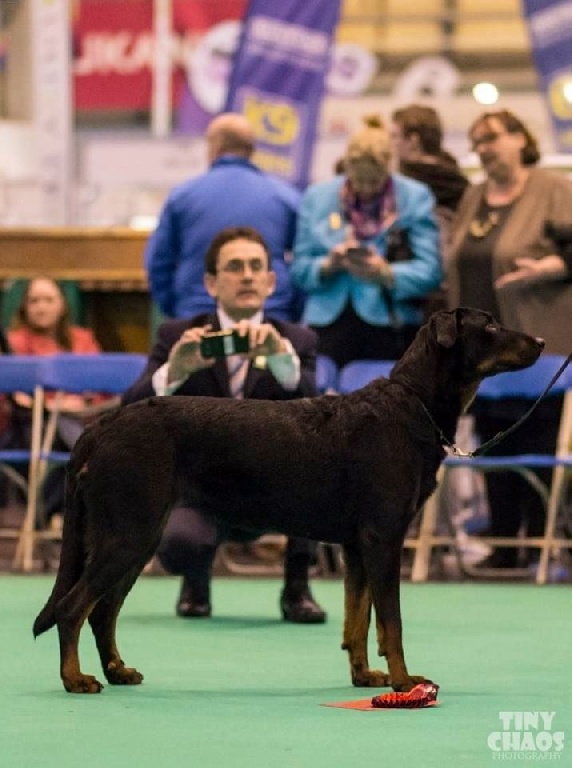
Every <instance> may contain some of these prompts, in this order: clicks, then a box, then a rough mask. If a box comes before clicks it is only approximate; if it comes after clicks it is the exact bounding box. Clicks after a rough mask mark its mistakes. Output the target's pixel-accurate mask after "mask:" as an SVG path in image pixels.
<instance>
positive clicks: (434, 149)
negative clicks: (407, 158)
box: [391, 104, 443, 155]
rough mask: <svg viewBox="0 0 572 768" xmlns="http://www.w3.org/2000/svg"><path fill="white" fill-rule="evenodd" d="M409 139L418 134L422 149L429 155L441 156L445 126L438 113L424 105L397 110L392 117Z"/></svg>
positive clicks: (412, 105) (414, 105)
mask: <svg viewBox="0 0 572 768" xmlns="http://www.w3.org/2000/svg"><path fill="white" fill-rule="evenodd" d="M391 119H392V120H393V122H394V123H397V124H398V125H399V126H400V127H401V130H402V132H403V135H404V136H405V137H406V138H407V137H408V136H411V134H413V133H416V134H417V136H419V143H420V144H421V149H422V150H423V152H424V153H425V154H427V155H439V154H440V153H441V142H442V141H443V126H442V125H441V120H440V118H439V115H438V114H437V111H436V110H434V109H433V107H426V106H424V105H422V104H410V105H409V106H408V107H401V108H400V109H396V110H395V111H394V112H393V114H392V115H391Z"/></svg>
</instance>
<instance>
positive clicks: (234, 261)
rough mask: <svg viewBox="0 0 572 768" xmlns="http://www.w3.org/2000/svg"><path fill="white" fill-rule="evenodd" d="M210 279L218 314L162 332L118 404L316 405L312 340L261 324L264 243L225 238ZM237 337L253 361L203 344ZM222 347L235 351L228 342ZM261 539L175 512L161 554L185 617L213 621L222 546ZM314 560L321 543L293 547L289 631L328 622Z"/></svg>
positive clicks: (306, 332) (286, 593)
mask: <svg viewBox="0 0 572 768" xmlns="http://www.w3.org/2000/svg"><path fill="white" fill-rule="evenodd" d="M205 270H206V271H205V276H204V281H205V286H206V288H207V291H208V292H209V294H210V295H211V296H212V297H213V298H214V299H215V300H216V303H217V307H216V312H215V313H213V314H212V315H199V316H198V317H194V318H192V319H190V320H169V321H167V322H165V323H163V324H162V325H161V327H160V328H159V330H158V334H157V341H156V343H155V345H154V347H153V349H152V351H151V354H150V357H149V360H148V363H147V367H146V369H145V370H144V372H143V373H142V375H141V377H140V378H139V379H138V381H136V382H135V384H134V385H133V386H132V387H131V388H130V389H129V390H128V391H127V392H126V393H125V395H124V396H123V401H122V402H123V403H124V404H127V403H132V402H135V401H136V400H141V399H143V398H145V397H151V396H153V395H172V394H175V395H207V396H210V397H234V398H237V399H242V398H256V399H259V400H290V399H293V398H297V397H308V396H313V395H315V394H316V387H315V366H316V345H317V336H316V334H315V333H314V332H313V331H312V330H310V329H309V328H306V327H304V326H300V325H295V324H292V323H286V322H282V321H279V320H274V319H272V318H270V317H267V316H266V315H265V314H264V311H263V307H264V302H265V301H266V299H267V297H268V296H270V295H271V294H272V292H273V290H274V286H275V282H276V277H275V274H274V272H272V271H271V270H270V256H269V251H268V248H267V246H266V243H265V242H264V240H263V238H262V237H261V235H260V234H259V233H258V232H257V231H256V230H254V229H252V228H250V227H232V228H229V229H225V230H223V231H222V232H220V233H219V234H218V235H217V236H216V237H215V238H214V240H213V241H212V243H211V245H210V247H209V249H208V251H207V253H206V256H205ZM231 329H235V330H236V331H237V332H238V336H239V337H240V342H242V346H244V348H245V349H246V350H247V351H245V352H241V353H238V354H226V355H224V356H210V354H211V352H212V350H211V351H210V352H209V350H208V349H207V348H206V347H205V346H204V344H205V342H204V341H203V340H204V338H205V336H208V335H209V334H212V333H213V332H218V331H229V330H231ZM219 341H220V340H219ZM223 341H224V343H225V344H227V345H228V344H231V340H230V337H229V336H227V337H224V339H223ZM240 342H239V343H240ZM206 343H207V344H208V343H209V341H207V342H206ZM201 349H202V352H201ZM231 349H232V347H231ZM226 351H227V352H228V351H229V347H228V346H227V348H226ZM203 353H204V354H203ZM158 450H160V446H158ZM237 450H240V446H237ZM256 536H257V534H256V533H253V532H250V531H244V530H237V529H228V528H226V527H224V526H222V525H221V524H219V523H217V522H215V521H214V520H213V518H211V517H210V516H209V514H208V510H205V509H191V508H190V507H189V506H187V505H185V500H184V499H181V500H180V502H179V503H178V504H177V505H176V507H175V508H174V509H173V510H172V511H171V514H170V516H169V520H168V522H167V526H166V528H165V531H164V534H163V538H162V541H161V544H160V546H159V549H158V552H157V555H158V557H159V560H160V562H161V564H162V565H163V566H164V567H165V568H166V569H167V570H168V571H170V572H171V573H176V574H180V575H182V576H183V583H182V587H181V593H180V596H179V601H178V604H177V614H178V615H179V616H182V617H185V618H199V617H208V616H210V615H211V602H210V582H211V575H212V564H213V560H214V556H215V553H216V549H217V546H218V545H219V544H220V543H221V542H223V541H248V540H252V539H253V538H255V537H256ZM315 552H316V544H315V542H310V541H307V540H306V539H296V538H290V539H288V544H287V548H286V554H285V569H284V570H285V583H284V588H283V590H282V594H281V596H280V608H281V611H282V615H283V618H284V619H285V620H286V621H293V622H297V623H303V624H321V623H323V622H324V621H325V620H326V613H325V612H324V611H323V610H322V608H321V607H320V606H319V605H318V604H317V603H316V601H315V600H314V598H313V596H312V593H311V591H310V587H309V584H308V571H309V568H310V565H311V563H312V561H313V559H314V557H315Z"/></svg>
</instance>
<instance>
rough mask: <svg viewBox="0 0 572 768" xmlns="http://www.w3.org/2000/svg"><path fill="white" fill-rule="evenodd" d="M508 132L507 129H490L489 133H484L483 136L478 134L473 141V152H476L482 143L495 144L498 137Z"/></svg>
mask: <svg viewBox="0 0 572 768" xmlns="http://www.w3.org/2000/svg"><path fill="white" fill-rule="evenodd" d="M506 133H507V131H503V132H497V131H489V133H483V135H482V136H478V137H477V138H475V139H473V140H472V141H471V149H472V150H473V152H476V151H477V149H478V148H479V147H480V146H481V145H482V144H493V143H494V142H495V141H496V140H497V139H498V138H500V137H501V136H504V135H505V134H506Z"/></svg>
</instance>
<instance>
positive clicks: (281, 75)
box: [225, 0, 340, 187]
mask: <svg viewBox="0 0 572 768" xmlns="http://www.w3.org/2000/svg"><path fill="white" fill-rule="evenodd" d="M339 15H340V3H339V0H311V2H308V0H251V2H250V3H249V5H248V8H247V11H246V16H245V18H244V25H243V28H242V33H241V37H240V41H239V45H238V49H237V52H236V54H235V57H234V60H233V67H232V73H231V78H230V83H229V88H228V95H227V100H226V105H225V110H226V111H231V112H239V113H242V114H244V115H245V116H246V117H247V118H248V120H249V121H250V122H251V123H252V125H253V126H254V129H255V133H256V139H257V150H256V154H255V156H254V162H255V163H256V164H257V165H258V166H259V167H260V168H262V169H264V170H265V171H268V172H269V173H273V174H275V175H277V176H281V177H283V178H285V179H287V180H288V181H290V182H292V183H294V184H296V185H297V186H299V187H305V186H306V184H307V183H308V177H309V172H310V166H311V157H312V150H313V145H314V140H315V135H316V126H317V121H318V114H319V110H320V104H321V100H322V96H323V93H324V85H325V83H324V80H325V77H326V74H327V72H328V69H329V64H330V54H331V48H332V38H333V36H334V33H335V30H336V27H337V24H338V20H339Z"/></svg>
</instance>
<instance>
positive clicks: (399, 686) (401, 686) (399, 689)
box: [388, 675, 433, 693]
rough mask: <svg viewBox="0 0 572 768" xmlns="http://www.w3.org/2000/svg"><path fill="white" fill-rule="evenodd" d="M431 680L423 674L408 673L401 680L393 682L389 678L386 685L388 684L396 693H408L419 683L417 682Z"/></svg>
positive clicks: (429, 681) (430, 681) (428, 681)
mask: <svg viewBox="0 0 572 768" xmlns="http://www.w3.org/2000/svg"><path fill="white" fill-rule="evenodd" d="M432 682H433V681H432V680H428V679H427V678H426V677H423V675H409V677H406V678H405V680H404V681H403V682H402V681H399V682H396V683H393V682H391V680H390V681H389V683H388V685H390V686H391V687H392V688H393V690H394V691H395V692H396V693H409V691H411V690H412V689H413V688H415V686H416V685H419V683H432Z"/></svg>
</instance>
